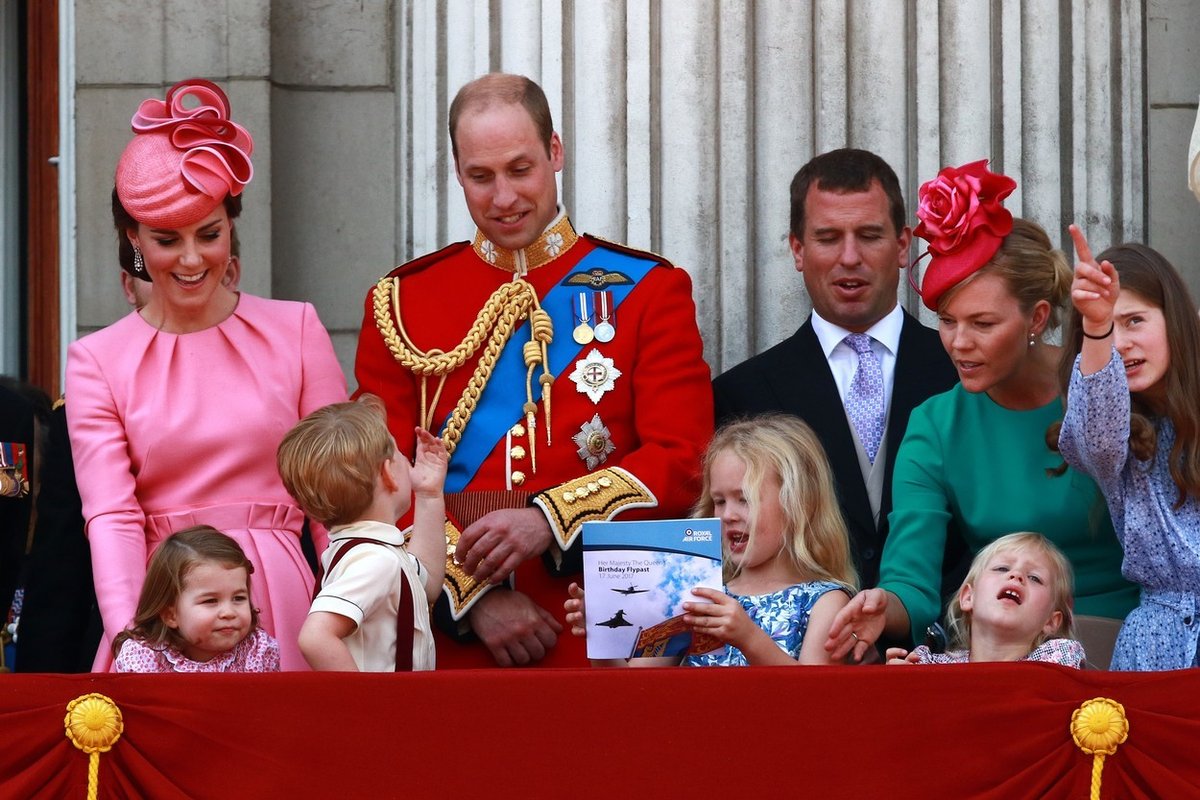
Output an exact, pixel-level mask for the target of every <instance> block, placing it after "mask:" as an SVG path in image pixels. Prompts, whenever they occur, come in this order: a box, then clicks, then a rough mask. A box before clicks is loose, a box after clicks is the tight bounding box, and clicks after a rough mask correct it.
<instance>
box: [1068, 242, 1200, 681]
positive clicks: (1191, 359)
mask: <svg viewBox="0 0 1200 800" xmlns="http://www.w3.org/2000/svg"><path fill="white" fill-rule="evenodd" d="M1071 235H1072V236H1073V237H1074V239H1075V252H1076V253H1078V255H1079V262H1078V263H1077V264H1076V265H1075V283H1074V285H1073V287H1072V291H1071V299H1072V300H1073V302H1074V305H1075V310H1074V312H1073V313H1072V315H1071V321H1072V323H1073V325H1072V327H1071V333H1072V335H1071V337H1070V338H1069V339H1067V344H1068V346H1069V347H1070V350H1069V356H1068V358H1069V366H1068V369H1066V370H1065V371H1064V372H1065V374H1064V375H1063V380H1064V384H1065V385H1067V386H1069V393H1068V396H1067V415H1066V417H1065V418H1064V419H1063V425H1062V430H1061V431H1060V438H1059V445H1060V446H1061V448H1062V454H1063V458H1065V459H1066V460H1067V463H1069V464H1072V465H1073V466H1076V467H1078V468H1079V469H1080V470H1082V471H1084V472H1086V473H1087V474H1089V475H1092V476H1094V477H1095V479H1096V481H1097V482H1098V483H1099V484H1100V486H1101V488H1102V489H1103V490H1104V496H1105V498H1106V499H1107V501H1108V507H1109V510H1110V511H1111V512H1112V517H1113V523H1114V527H1115V528H1116V530H1117V536H1118V537H1119V538H1120V540H1121V545H1122V547H1123V548H1124V551H1125V560H1124V563H1123V564H1122V567H1121V569H1122V572H1123V574H1124V575H1125V577H1127V578H1129V579H1130V580H1131V581H1134V582H1135V583H1137V584H1138V585H1139V586H1140V587H1141V590H1142V591H1141V602H1140V603H1139V605H1138V607H1137V608H1135V609H1134V610H1133V611H1132V612H1131V613H1130V614H1129V616H1128V617H1127V618H1126V619H1125V624H1124V625H1123V626H1122V627H1121V632H1120V634H1118V636H1117V641H1116V645H1115V646H1114V648H1113V657H1112V669H1116V670H1166V669H1185V668H1188V667H1195V666H1198V665H1200V658H1198V656H1197V644H1198V643H1200V621H1198V620H1197V616H1196V607H1197V600H1198V599H1200V555H1198V554H1197V541H1198V538H1197V537H1198V532H1200V441H1198V440H1200V409H1198V408H1197V397H1200V321H1198V320H1197V319H1196V315H1195V314H1194V313H1193V311H1192V309H1194V308H1195V306H1194V305H1192V298H1191V294H1190V293H1189V292H1188V289H1187V284H1185V283H1184V281H1183V278H1182V277H1180V275H1179V272H1178V271H1176V269H1175V267H1173V266H1172V265H1171V263H1170V262H1169V261H1167V259H1166V258H1164V257H1163V256H1162V254H1161V253H1159V252H1158V251H1156V250H1153V249H1152V248H1149V247H1146V246H1145V245H1140V244H1119V245H1115V246H1113V247H1110V248H1109V249H1107V250H1105V251H1104V252H1102V253H1100V254H1099V255H1098V256H1096V257H1095V258H1093V257H1092V251H1091V248H1090V247H1089V246H1088V243H1087V239H1086V238H1084V235H1083V232H1082V231H1081V230H1079V228H1077V227H1075V226H1071ZM1076 351H1079V355H1078V356H1076V355H1075V352H1076Z"/></svg>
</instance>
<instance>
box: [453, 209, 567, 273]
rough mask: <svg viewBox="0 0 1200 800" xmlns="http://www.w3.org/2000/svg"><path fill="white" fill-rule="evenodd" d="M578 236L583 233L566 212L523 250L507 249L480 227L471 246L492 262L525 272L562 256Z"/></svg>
mask: <svg viewBox="0 0 1200 800" xmlns="http://www.w3.org/2000/svg"><path fill="white" fill-rule="evenodd" d="M578 239H579V234H577V233H575V228H574V227H572V226H571V220H570V218H569V217H568V216H567V215H566V214H559V216H558V221H557V222H555V223H554V224H553V225H551V226H550V227H549V228H547V229H546V230H545V231H544V232H543V233H542V235H541V236H539V237H538V238H537V239H536V240H535V241H534V242H533V244H531V245H529V246H528V247H526V248H524V249H523V250H505V249H504V248H503V247H499V246H497V245H496V244H494V243H492V242H491V241H489V240H488V239H486V238H485V237H484V235H483V231H479V230H476V231H475V241H474V242H472V243H471V247H472V248H474V250H475V254H476V255H478V256H479V257H480V258H482V259H483V260H484V261H486V262H487V263H489V264H491V265H492V266H494V267H498V268H499V269H502V270H504V271H506V272H515V273H517V274H518V275H524V274H525V273H527V272H530V271H531V270H535V269H537V268H538V267H541V266H544V265H545V264H549V263H550V262H551V261H553V260H554V259H556V258H558V257H559V256H561V255H562V254H563V253H565V252H567V251H568V250H570V249H571V247H572V246H573V245H574V244H575V242H576V241H578Z"/></svg>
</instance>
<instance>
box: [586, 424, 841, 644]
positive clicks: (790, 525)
mask: <svg viewBox="0 0 1200 800" xmlns="http://www.w3.org/2000/svg"><path fill="white" fill-rule="evenodd" d="M693 511H694V513H693V516H696V517H718V518H719V519H720V520H721V535H722V549H723V551H724V572H725V575H724V577H725V592H723V593H722V592H717V591H713V590H712V589H705V588H696V589H693V590H692V593H693V594H694V595H696V596H697V597H700V598H703V599H704V600H708V601H710V602H696V603H685V604H684V610H685V611H686V615H685V617H684V620H685V622H687V624H688V625H690V626H691V627H692V629H693V630H694V631H696V632H698V633H704V634H708V635H710V636H713V637H715V638H717V639H719V640H720V641H722V642H724V643H725V646H724V648H723V649H721V650H718V651H716V652H713V653H707V654H703V655H694V656H690V657H688V658H686V659H685V660H684V662H683V663H684V664H688V665H694V666H746V665H748V664H750V665H760V664H775V665H780V664H830V663H836V662H833V661H831V660H830V659H829V656H828V655H827V653H826V652H825V648H824V646H823V645H824V641H825V637H826V635H827V634H828V631H829V626H830V624H831V623H832V622H833V618H834V616H835V615H836V614H837V612H838V610H839V609H841V608H842V606H844V605H846V603H847V602H848V600H849V599H850V596H851V594H852V593H853V592H854V590H855V587H856V584H857V576H856V575H855V572H854V565H853V563H852V561H851V558H850V542H849V536H848V534H847V533H846V523H845V521H844V520H843V519H842V515H841V511H840V509H839V507H838V503H837V498H836V496H835V494H834V489H833V478H832V477H831V475H830V471H829V463H828V461H827V460H826V458H825V452H824V450H823V449H822V448H821V444H820V442H819V441H818V440H817V437H816V435H815V434H814V433H813V432H812V429H810V428H809V427H808V425H806V424H804V423H803V422H802V421H801V420H800V419H798V418H796V417H793V416H789V415H785V414H771V415H766V416H762V417H756V418H754V419H750V420H746V421H743V422H735V423H732V424H730V425H727V426H725V427H723V428H722V429H721V430H719V431H717V433H716V435H715V436H714V437H713V440H712V442H711V443H710V444H709V446H708V450H707V452H706V453H705V456H704V488H703V491H702V493H701V495H700V500H699V502H698V503H697V504H696V507H695V509H694V510H693ZM570 594H571V599H569V600H567V601H566V604H565V606H566V610H567V622H568V623H569V624H570V625H571V632H572V633H574V634H575V635H576V636H583V635H585V630H586V627H585V624H584V605H583V590H582V589H581V588H580V587H579V585H578V584H572V585H571V587H570ZM606 663H608V662H606ZM617 663H620V664H625V663H627V662H624V661H620V662H617ZM628 663H630V664H634V663H636V664H637V665H639V666H649V665H662V664H664V663H675V660H674V659H660V658H644V659H636V660H635V661H634V662H628Z"/></svg>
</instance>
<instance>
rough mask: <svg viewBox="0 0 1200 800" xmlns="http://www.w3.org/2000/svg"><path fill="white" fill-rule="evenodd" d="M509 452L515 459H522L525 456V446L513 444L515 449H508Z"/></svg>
mask: <svg viewBox="0 0 1200 800" xmlns="http://www.w3.org/2000/svg"><path fill="white" fill-rule="evenodd" d="M508 454H509V455H510V456H512V457H513V460H514V461H520V460H521V459H522V458H524V457H525V448H524V447H521V445H519V444H517V445H513V449H512V450H509V451H508Z"/></svg>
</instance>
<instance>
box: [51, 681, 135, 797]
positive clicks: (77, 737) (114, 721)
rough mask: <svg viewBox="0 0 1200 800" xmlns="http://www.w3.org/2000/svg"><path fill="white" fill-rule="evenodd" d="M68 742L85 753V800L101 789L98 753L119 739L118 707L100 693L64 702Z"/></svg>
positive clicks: (119, 716)
mask: <svg viewBox="0 0 1200 800" xmlns="http://www.w3.org/2000/svg"><path fill="white" fill-rule="evenodd" d="M63 724H64V726H65V727H66V736H67V738H68V739H70V740H71V744H73V745H75V746H76V747H77V748H79V749H80V750H82V751H83V752H85V753H87V754H88V793H87V796H88V800H96V797H97V795H98V794H99V791H100V754H101V753H107V752H108V751H109V750H111V749H112V746H113V745H114V744H116V743H117V740H118V739H120V738H121V733H122V732H124V730H125V722H124V720H123V718H122V716H121V709H120V708H118V707H117V704H116V703H114V702H113V701H112V699H111V698H108V697H105V696H104V695H102V694H96V693H92V694H85V695H80V696H79V697H76V698H75V699H74V700H72V701H71V702H69V703H67V716H66V718H65V719H64V720H63Z"/></svg>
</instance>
